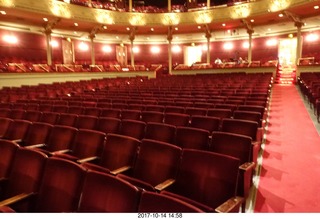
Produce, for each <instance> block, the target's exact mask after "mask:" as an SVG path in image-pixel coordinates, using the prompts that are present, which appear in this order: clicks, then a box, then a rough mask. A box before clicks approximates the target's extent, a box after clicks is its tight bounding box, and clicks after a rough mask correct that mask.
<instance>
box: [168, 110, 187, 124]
mask: <svg viewBox="0 0 320 219" xmlns="http://www.w3.org/2000/svg"><path fill="white" fill-rule="evenodd" d="M189 119H190V116H189V115H188V114H184V113H165V114H164V123H166V124H170V125H174V126H188V125H189Z"/></svg>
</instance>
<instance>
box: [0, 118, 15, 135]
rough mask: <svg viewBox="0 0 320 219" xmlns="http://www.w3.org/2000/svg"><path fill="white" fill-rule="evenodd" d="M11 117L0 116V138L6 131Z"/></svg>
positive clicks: (11, 120)
mask: <svg viewBox="0 0 320 219" xmlns="http://www.w3.org/2000/svg"><path fill="white" fill-rule="evenodd" d="M11 122H13V119H10V118H3V117H0V138H1V137H2V136H4V134H5V133H6V131H7V129H8V127H9V125H10V123H11Z"/></svg>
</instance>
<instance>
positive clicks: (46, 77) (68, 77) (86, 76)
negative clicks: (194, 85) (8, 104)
mask: <svg viewBox="0 0 320 219" xmlns="http://www.w3.org/2000/svg"><path fill="white" fill-rule="evenodd" d="M135 76H144V77H148V78H155V77H156V74H155V72H152V71H149V72H102V73H93V72H86V73H83V72H78V73H77V72H75V73H1V74H0V88H2V87H20V86H21V85H38V84H51V83H53V82H66V81H80V80H91V79H101V78H116V77H135Z"/></svg>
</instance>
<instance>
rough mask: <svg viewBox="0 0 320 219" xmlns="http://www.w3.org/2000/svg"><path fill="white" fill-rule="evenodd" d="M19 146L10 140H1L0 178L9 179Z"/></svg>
mask: <svg viewBox="0 0 320 219" xmlns="http://www.w3.org/2000/svg"><path fill="white" fill-rule="evenodd" d="M18 148H19V145H18V144H16V143H14V142H13V141H10V140H4V139H0V178H3V177H7V176H8V174H9V172H10V170H11V164H12V161H13V159H14V156H15V154H16V151H17V150H18Z"/></svg>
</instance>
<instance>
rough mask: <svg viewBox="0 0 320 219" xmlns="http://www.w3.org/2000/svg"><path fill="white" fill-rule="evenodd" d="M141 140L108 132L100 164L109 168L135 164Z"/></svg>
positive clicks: (113, 168)
mask: <svg viewBox="0 0 320 219" xmlns="http://www.w3.org/2000/svg"><path fill="white" fill-rule="evenodd" d="M140 144H141V142H140V141H139V140H138V139H136V138H132V137H129V136H124V135H119V134H111V133H110V134H107V139H106V143H105V147H104V149H103V152H102V155H101V162H100V165H101V166H102V167H105V168H107V169H109V170H111V171H112V170H115V169H118V168H121V167H124V166H133V164H134V161H135V158H136V155H137V151H138V147H139V146H140Z"/></svg>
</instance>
